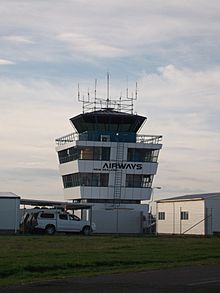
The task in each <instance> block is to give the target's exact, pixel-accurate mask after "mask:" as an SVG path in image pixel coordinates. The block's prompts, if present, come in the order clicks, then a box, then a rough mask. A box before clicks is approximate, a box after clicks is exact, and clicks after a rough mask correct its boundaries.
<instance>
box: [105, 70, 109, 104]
mask: <svg viewBox="0 0 220 293" xmlns="http://www.w3.org/2000/svg"><path fill="white" fill-rule="evenodd" d="M109 103H110V100H109V72H107V101H106V104H107V108H108V106H109Z"/></svg>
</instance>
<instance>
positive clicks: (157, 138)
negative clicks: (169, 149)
mask: <svg viewBox="0 0 220 293" xmlns="http://www.w3.org/2000/svg"><path fill="white" fill-rule="evenodd" d="M77 140H79V133H77V132H75V133H70V134H67V135H65V136H62V137H59V138H57V139H56V140H55V141H56V144H57V145H58V146H61V145H65V144H68V143H71V142H74V141H77ZM88 140H89V139H88ZM161 141H162V135H142V134H137V135H136V143H149V144H150V143H152V144H159V143H160V142H161Z"/></svg>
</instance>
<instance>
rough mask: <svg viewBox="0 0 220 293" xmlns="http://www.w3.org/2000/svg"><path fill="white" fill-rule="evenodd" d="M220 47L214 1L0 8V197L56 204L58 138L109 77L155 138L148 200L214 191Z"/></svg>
mask: <svg viewBox="0 0 220 293" xmlns="http://www.w3.org/2000/svg"><path fill="white" fill-rule="evenodd" d="M219 48H220V1H219V0H209V1H205V0H193V1H184V0H181V1H180V0H166V1H164V0H136V1H131V0H117V1H116V0H111V1H108V0H107V1H101V0H93V1H91V0H62V1H60V0H38V1H35V0H0V113H1V114H0V135H1V142H0V191H11V192H14V193H16V194H18V195H20V196H21V197H22V198H38V199H51V200H63V189H62V182H61V178H60V176H59V171H58V159H57V154H56V151H55V139H56V138H58V137H60V136H63V135H65V134H68V133H71V132H73V131H74V129H73V128H72V127H71V124H70V122H69V118H71V117H73V116H75V115H77V114H79V113H80V112H81V110H82V105H81V104H80V103H79V102H78V101H77V86H78V83H80V89H81V94H86V93H87V91H88V89H89V91H90V92H91V93H92V92H93V91H94V80H95V79H97V95H98V96H99V97H104V98H105V97H106V73H107V72H110V96H111V98H115V97H116V96H117V97H118V96H119V95H120V94H121V93H122V94H123V93H125V90H126V87H127V86H128V88H129V93H131V91H133V90H134V88H135V82H136V81H137V83H138V99H137V101H136V103H135V111H136V112H137V113H138V114H140V115H144V116H146V117H147V122H146V123H145V125H144V127H143V128H142V130H141V133H143V134H155V135H163V148H162V150H161V153H160V156H159V168H158V173H157V175H156V176H155V179H154V185H153V186H154V187H161V189H157V188H155V189H154V196H155V198H164V197H171V196H177V195H184V194H191V193H204V192H216V191H220V178H219V175H220V147H219V145H220V135H219V133H220V53H219V52H220V51H219Z"/></svg>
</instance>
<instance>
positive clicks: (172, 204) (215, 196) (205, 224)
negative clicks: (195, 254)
mask: <svg viewBox="0 0 220 293" xmlns="http://www.w3.org/2000/svg"><path fill="white" fill-rule="evenodd" d="M156 231H157V233H158V234H192V235H212V234H215V233H220V193H205V194H191V195H184V196H178V197H173V198H168V199H163V200H159V201H157V202H156Z"/></svg>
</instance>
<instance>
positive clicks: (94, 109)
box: [94, 79, 97, 111]
mask: <svg viewBox="0 0 220 293" xmlns="http://www.w3.org/2000/svg"><path fill="white" fill-rule="evenodd" d="M96 88H97V79H95V90H94V95H95V99H94V110H95V111H96V102H97V100H96V99H97V96H96Z"/></svg>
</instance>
